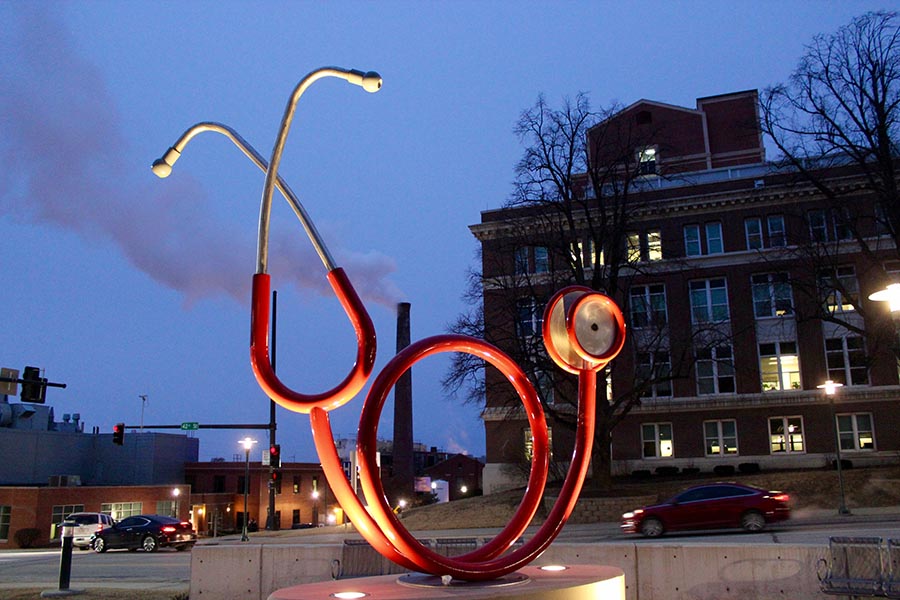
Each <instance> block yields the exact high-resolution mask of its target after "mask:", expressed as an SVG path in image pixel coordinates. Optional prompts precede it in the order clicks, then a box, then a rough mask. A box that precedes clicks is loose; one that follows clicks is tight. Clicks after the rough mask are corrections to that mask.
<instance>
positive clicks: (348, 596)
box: [331, 592, 368, 600]
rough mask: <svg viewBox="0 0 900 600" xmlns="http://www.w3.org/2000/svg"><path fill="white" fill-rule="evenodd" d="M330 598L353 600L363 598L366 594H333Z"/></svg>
mask: <svg viewBox="0 0 900 600" xmlns="http://www.w3.org/2000/svg"><path fill="white" fill-rule="evenodd" d="M331 596H332V597H334V598H340V599H341V600H354V599H355V598H365V597H366V596H368V594H366V593H365V592H335V593H333V594H331Z"/></svg>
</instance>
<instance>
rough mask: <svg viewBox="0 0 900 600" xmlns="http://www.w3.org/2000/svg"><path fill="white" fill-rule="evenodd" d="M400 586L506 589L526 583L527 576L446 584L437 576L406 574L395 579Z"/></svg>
mask: <svg viewBox="0 0 900 600" xmlns="http://www.w3.org/2000/svg"><path fill="white" fill-rule="evenodd" d="M397 583H399V584H400V585H408V586H410V587H423V588H466V589H490V588H498V587H507V586H511V585H519V584H522V583H528V576H527V575H523V574H522V573H510V574H509V575H504V576H503V577H498V578H497V579H491V580H490V581H464V580H462V579H451V580H450V581H449V582H448V583H444V581H443V579H442V578H441V577H440V576H438V575H426V574H424V573H407V574H406V575H402V576H400V578H398V579H397Z"/></svg>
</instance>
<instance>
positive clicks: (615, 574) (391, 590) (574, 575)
mask: <svg viewBox="0 0 900 600" xmlns="http://www.w3.org/2000/svg"><path fill="white" fill-rule="evenodd" d="M347 592H356V593H357V594H365V595H364V596H356V597H357V598H370V599H372V600H376V599H377V600H414V599H415V600H432V599H434V600H438V599H440V600H447V599H448V598H459V599H461V600H486V599H490V600H594V599H596V598H603V599H604V600H624V599H625V575H624V573H623V572H622V570H621V569H617V568H615V567H606V566H595V565H571V566H568V567H567V568H566V569H565V570H562V571H545V570H542V569H541V568H540V567H537V566H527V567H524V568H522V569H520V570H519V571H516V572H515V573H511V574H510V575H507V576H506V577H501V578H499V579H497V580H494V581H475V582H466V581H459V580H452V581H450V584H449V585H444V584H443V582H442V581H441V578H440V577H437V576H430V575H418V574H408V575H402V576H399V577H398V576H397V575H381V576H379V577H359V578H355V579H342V580H338V581H323V582H319V583H308V584H305V585H298V586H294V587H289V588H284V589H282V590H278V591H276V592H273V593H272V594H271V595H270V596H269V600H332V599H334V598H341V597H346V596H343V594H344V593H347Z"/></svg>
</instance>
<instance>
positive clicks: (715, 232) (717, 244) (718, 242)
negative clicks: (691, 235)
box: [706, 223, 725, 254]
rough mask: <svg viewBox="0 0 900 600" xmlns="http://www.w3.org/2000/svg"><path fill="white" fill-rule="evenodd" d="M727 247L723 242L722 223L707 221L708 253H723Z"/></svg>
mask: <svg viewBox="0 0 900 600" xmlns="http://www.w3.org/2000/svg"><path fill="white" fill-rule="evenodd" d="M723 252H725V247H724V246H723V244H722V224H721V223H707V224H706V253H707V254H722V253H723Z"/></svg>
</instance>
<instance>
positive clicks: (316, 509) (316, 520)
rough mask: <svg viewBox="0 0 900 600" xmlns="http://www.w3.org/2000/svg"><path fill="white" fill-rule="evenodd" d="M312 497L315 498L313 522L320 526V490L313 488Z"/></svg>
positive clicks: (315, 525) (314, 524)
mask: <svg viewBox="0 0 900 600" xmlns="http://www.w3.org/2000/svg"><path fill="white" fill-rule="evenodd" d="M312 499H313V514H312V523H313V527H318V526H319V490H313V493H312Z"/></svg>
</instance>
